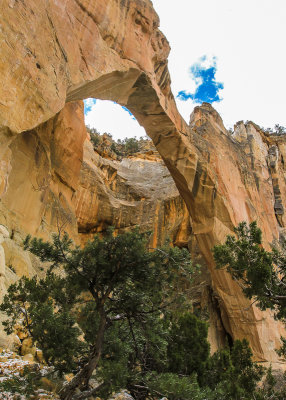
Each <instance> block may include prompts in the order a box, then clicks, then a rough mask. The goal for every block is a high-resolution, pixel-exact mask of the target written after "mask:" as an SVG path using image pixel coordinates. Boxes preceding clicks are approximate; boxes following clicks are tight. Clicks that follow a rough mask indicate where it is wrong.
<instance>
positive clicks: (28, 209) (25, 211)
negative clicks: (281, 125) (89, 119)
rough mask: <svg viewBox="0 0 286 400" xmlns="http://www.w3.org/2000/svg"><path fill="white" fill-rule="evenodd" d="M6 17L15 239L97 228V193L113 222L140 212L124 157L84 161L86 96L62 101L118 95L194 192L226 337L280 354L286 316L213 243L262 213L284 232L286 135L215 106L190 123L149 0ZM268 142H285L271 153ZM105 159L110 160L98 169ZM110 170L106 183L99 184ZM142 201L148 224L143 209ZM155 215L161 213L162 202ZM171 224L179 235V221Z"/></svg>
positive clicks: (47, 6) (64, 5)
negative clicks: (235, 121)
mask: <svg viewBox="0 0 286 400" xmlns="http://www.w3.org/2000/svg"><path fill="white" fill-rule="evenodd" d="M0 15H1V26H0V42H1V47H0V48H1V59H0V74H1V78H2V85H1V87H0V133H1V135H0V144H1V146H0V150H1V151H0V156H1V165H0V174H1V182H0V190H1V211H2V212H1V220H0V222H1V223H2V224H3V225H5V226H6V227H7V228H8V230H9V233H10V238H9V239H6V240H7V241H9V240H10V241H11V240H14V241H15V240H20V239H17V237H18V236H17V235H18V232H20V231H21V232H25V233H28V232H29V233H31V234H37V235H41V236H47V235H49V233H50V232H51V230H53V229H55V228H56V227H58V226H59V225H61V224H65V227H66V229H67V230H68V231H69V232H70V233H71V234H72V235H74V237H75V239H76V236H77V221H78V222H79V227H80V229H82V231H83V232H89V231H90V230H91V231H92V229H94V230H95V231H96V230H97V229H98V228H97V227H98V226H99V225H100V222H98V221H100V218H99V217H100V214H99V212H101V209H98V211H96V209H94V208H93V205H94V206H95V207H96V201H95V200H94V197H93V195H92V193H91V192H92V190H94V196H98V197H100V196H101V195H103V194H104V195H105V193H103V192H106V193H107V192H108V193H109V194H110V195H111V197H109V199H110V204H107V205H106V212H107V213H109V214H110V218H109V219H108V221H112V222H113V221H115V222H116V223H118V224H119V225H120V222H121V223H122V221H123V220H124V218H125V217H124V218H122V212H123V214H124V213H125V211H122V212H121V211H118V209H119V206H120V207H121V205H123V208H122V210H128V209H129V210H130V209H135V206H130V204H128V203H130V202H131V203H132V202H134V204H135V203H136V202H138V201H139V200H138V198H137V199H136V195H135V199H134V198H132V195H130V194H128V196H127V199H125V198H124V199H123V200H122V199H120V194H121V193H122V190H123V192H124V191H125V189H122V188H121V185H120V179H123V180H124V179H125V180H126V181H128V179H129V178H126V175H125V173H126V165H125V166H124V165H122V166H120V167H118V168H117V167H114V166H110V165H108V162H107V161H104V162H102V161H101V160H96V156H94V155H92V156H90V157H94V158H95V159H94V161H93V162H92V163H91V162H90V157H89V159H88V161H85V160H84V162H82V160H83V159H84V158H83V149H82V144H83V141H84V139H85V130H84V125H83V120H82V118H81V117H80V114H81V115H82V105H81V104H80V103H71V104H68V105H67V106H66V107H65V108H64V105H65V103H66V102H70V101H75V100H81V99H84V98H87V97H95V98H100V99H109V100H113V101H116V102H118V103H119V104H122V105H124V106H126V107H128V108H129V109H130V111H131V112H132V113H133V114H134V115H135V117H136V118H137V120H138V121H139V123H140V124H141V125H143V126H144V128H145V130H146V132H147V133H148V135H149V136H150V137H151V138H152V140H153V142H154V144H155V146H156V148H157V150H158V152H159V153H160V155H161V156H162V159H163V160H164V163H165V165H166V166H167V168H168V170H169V171H170V173H171V175H172V177H173V179H174V181H175V184H176V186H177V188H178V190H179V192H180V195H181V196H182V198H183V199H184V201H185V204H186V206H187V209H188V212H189V214H190V217H191V226H192V234H193V237H194V238H195V240H196V242H197V245H198V248H199V251H200V253H201V254H202V255H203V257H204V259H205V261H206V263H207V264H208V267H209V271H210V273H211V280H212V288H213V291H214V292H215V296H216V297H217V299H218V303H219V308H220V311H221V319H222V321H223V325H224V327H225V329H226V330H227V332H228V334H229V335H230V336H231V337H232V338H233V339H236V338H242V337H246V338H247V339H248V340H249V341H250V344H251V346H252V348H253V350H254V354H255V357H256V359H258V360H261V361H273V362H278V358H277V354H276V353H275V351H274V349H275V348H277V347H279V337H280V325H279V324H278V323H276V322H274V321H273V319H272V318H271V316H270V314H269V313H262V312H260V311H259V310H257V309H256V308H255V306H252V305H250V303H249V302H248V301H247V300H246V299H245V298H244V297H243V296H242V294H241V291H240V289H239V287H238V286H237V285H236V284H235V283H234V282H233V281H232V280H231V278H230V277H229V276H228V275H227V274H226V273H224V272H222V271H216V270H215V269H214V264H213V260H212V255H211V248H212V247H213V245H214V244H216V243H219V242H221V241H222V240H223V239H224V238H225V235H226V234H227V233H229V232H231V231H232V230H233V227H234V226H235V225H237V223H238V222H240V221H241V220H246V221H251V220H254V219H256V220H257V221H258V223H259V225H260V226H261V228H262V230H263V233H264V238H265V243H266V244H268V243H270V242H272V240H273V239H277V237H278V235H279V229H283V227H284V214H283V213H284V211H283V209H284V208H283V207H282V206H283V195H284V192H285V185H284V158H283V161H282V157H281V156H280V155H282V154H283V155H284V154H285V145H284V143H283V142H280V141H279V140H278V139H277V142H273V143H272V144H271V143H270V142H269V141H267V140H264V138H263V137H262V136H261V135H260V133H259V131H258V130H257V129H256V128H255V126H254V125H253V124H247V125H246V126H244V127H243V126H241V124H240V125H239V126H238V127H237V129H236V133H235V135H234V137H230V136H229V135H228V133H227V131H226V130H225V128H224V127H223V124H222V121H221V119H220V117H219V115H218V114H217V113H216V112H215V111H214V110H213V109H212V107H210V106H209V105H203V106H202V107H201V108H196V109H195V110H194V112H193V114H192V116H191V123H190V127H189V126H188V125H187V124H186V123H185V121H184V120H183V119H182V117H181V116H180V115H179V113H178V111H177V108H176V105H175V102H174V98H173V95H172V93H171V90H170V77H169V72H168V67H167V56H168V53H169V46H168V42H167V41H166V39H165V37H164V36H163V35H162V33H161V32H160V31H159V29H158V25H159V20H158V16H157V15H156V13H155V12H154V10H153V7H152V3H151V1H149V0H121V1H117V0H108V1H106V0H98V1H89V0H61V1H58V0H50V1H48V2H41V1H36V0H25V1H16V0H3V1H2V2H1V4H0ZM61 110H63V111H62V112H61V113H60V114H57V113H58V112H60V111H61ZM74 119H75V120H74ZM69 121H71V122H69ZM74 124H75V125H74ZM269 143H270V144H269ZM270 145H271V146H272V147H273V146H276V147H275V149H274V148H273V150H271V151H270V153H269V154H268V152H269V146H270ZM277 152H278V153H277ZM275 157H276V161H275ZM283 157H284V156H283ZM269 159H271V160H272V161H271V160H270V163H272V164H271V165H273V166H271V165H270V168H269V169H268V164H267V162H268V160H269ZM97 163H99V165H100V164H101V163H103V164H104V166H103V167H102V168H101V167H99V169H97V168H95V167H94V165H96V164H97ZM275 163H276V164H275ZM103 164H102V165H103ZM135 164H136V163H135ZM135 164H134V165H135ZM159 164H160V162H159ZM160 165H161V164H160ZM140 168H141V169H142V168H143V169H144V168H145V169H146V171H147V170H148V164H146V166H144V167H142V166H140V162H139V164H138V165H137V166H136V168H135V169H137V172H138V169H140ZM160 168H161V167H160ZM95 169H96V171H95ZM114 169H115V170H116V171H113V172H116V175H117V176H119V180H118V182H115V184H113V182H112V170H114ZM127 169H128V168H127ZM100 170H101V171H100ZM269 171H270V172H269ZM137 172H136V173H137ZM102 175H103V176H104V175H105V178H104V177H103V176H102ZM137 175H138V174H137ZM102 179H103V181H104V179H105V183H106V189H103V188H102V189H98V187H97V183H96V182H98V181H100V180H102ZM136 179H137V178H136ZM91 181H92V182H93V183H91ZM274 181H275V182H276V183H275V184H274V188H273V186H272V182H274ZM162 184H163V182H162ZM94 185H95V186H96V188H93V186H94ZM113 185H114V186H113ZM142 185H143V183H142ZM136 190H139V192H140V184H139V185H138V186H137V187H136ZM112 191H113V192H115V193H117V194H119V198H118V197H117V196H113V193H112ZM124 193H125V194H124V196H125V195H126V192H124ZM124 196H123V197H124ZM114 197H115V200H113V198H114ZM139 197H140V196H139ZM151 198H152V196H151V197H150V201H151ZM111 199H112V200H111ZM153 200H155V202H157V203H158V202H160V201H162V199H161V198H160V197H156V196H155V197H153ZM153 200H152V201H153ZM144 201H145V200H144ZM147 201H148V200H147ZM124 202H126V203H124ZM123 203H124V204H123ZM86 205H89V208H88V210H89V211H90V210H91V208H90V207H91V206H90V205H92V211H91V214H92V215H91V217H90V220H89V215H87V213H88V212H89V211H86V209H85V207H86ZM124 207H125V208H124ZM132 207H133V208H132ZM136 207H137V212H138V214H136V215H137V217H136V218H134V220H136V223H137V222H139V223H140V222H141V221H142V218H143V216H144V206H143V207H142V209H140V205H139V204H136ZM170 207H173V208H175V210H177V207H178V209H180V207H181V212H183V211H182V210H183V208H184V207H183V206H181V205H179V206H178V205H177V204H176V203H173V204H172V206H170ZM74 210H76V212H75V211H74ZM111 210H112V211H111ZM115 210H116V211H115ZM151 212H152V213H154V214H155V215H156V212H158V221H159V220H160V217H159V211H157V208H156V205H154V206H153V208H152V211H151ZM173 212H174V211H173ZM176 212H177V211H175V213H176ZM126 213H127V211H126ZM124 215H126V214H124ZM276 217H277V218H276ZM131 219H132V218H131V217H130V225H131V224H132V223H133V222H132V220H131ZM155 219H156V218H155ZM170 224H171V225H170V226H171V228H170V231H171V232H172V229H173V228H172V226H173V225H177V222H175V223H173V225H172V223H170ZM150 226H153V228H154V222H152V223H151V222H150ZM155 227H156V225H155ZM157 227H159V224H158V225H157ZM186 227H187V224H185V227H184V228H183V229H184V230H186V229H187V228H186ZM154 229H156V228H154ZM175 230H176V229H173V232H175ZM13 232H14V233H13ZM20 236H21V235H20V234H19V237H20ZM183 236H184V235H183ZM180 240H181V239H180ZM182 240H183V241H184V240H185V239H182ZM23 257H24V256H23ZM19 258H20V257H19ZM34 262H35V261H34ZM31 268H35V267H33V263H32V261H31Z"/></svg>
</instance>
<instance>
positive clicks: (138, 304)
mask: <svg viewBox="0 0 286 400" xmlns="http://www.w3.org/2000/svg"><path fill="white" fill-rule="evenodd" d="M25 248H26V249H28V250H30V251H31V252H32V253H33V254H36V255H37V256H38V257H39V258H40V260H41V261H45V262H47V261H48V262H49V263H50V267H49V269H48V271H47V274H46V276H45V278H43V279H39V278H37V277H35V278H32V279H28V278H25V277H24V278H22V279H20V280H19V281H18V282H17V283H15V284H14V285H12V286H11V287H10V288H9V290H8V295H6V296H5V299H4V302H3V304H2V305H1V310H2V311H5V312H6V313H7V315H8V316H9V317H10V318H9V319H8V320H7V321H6V322H5V329H6V331H7V333H11V332H12V331H13V327H14V325H15V323H16V321H18V320H19V319H20V318H21V319H23V323H24V326H25V327H26V329H27V331H28V332H29V333H30V335H31V336H32V337H33V339H34V340H35V341H36V342H37V343H38V345H39V347H40V348H41V349H42V350H43V355H44V357H45V359H46V361H47V362H48V363H49V364H52V365H54V366H55V368H56V369H57V370H58V371H59V373H61V374H63V373H65V372H70V371H73V372H74V373H75V377H74V379H73V380H72V381H71V382H70V383H68V384H67V385H65V386H64V387H63V389H62V392H61V398H63V399H69V398H72V396H73V393H74V392H75V390H76V388H78V387H80V388H82V389H86V388H87V387H88V382H89V380H90V377H91V375H92V373H93V371H94V369H95V368H96V367H97V366H98V365H99V363H101V364H102V367H101V368H99V370H100V371H101V376H102V377H103V378H104V376H105V375H106V373H107V371H108V370H110V371H111V373H113V378H112V379H111V378H110V381H111V383H112V384H111V385H109V387H110V388H112V387H114V388H116V387H117V386H119V383H120V385H121V384H122V383H123V381H124V379H125V382H127V378H128V377H130V375H132V373H133V371H136V369H138V367H139V366H140V371H142V373H143V372H145V371H148V370H150V369H152V368H155V366H157V365H158V366H159V365H160V364H161V363H162V360H164V359H166V347H167V341H166V338H165V330H164V329H163V328H162V325H163V324H164V318H162V315H164V313H165V314H166V316H167V314H168V307H170V305H171V304H172V307H173V308H174V307H180V308H181V307H183V304H184V293H183V292H182V291H181V293H180V292H178V291H176V293H174V288H177V284H176V281H177V280H181V279H186V280H188V281H189V280H190V277H191V272H192V267H191V263H190V259H189V253H188V252H187V250H185V249H182V250H180V249H178V248H171V247H169V246H165V247H163V248H161V249H155V250H154V251H152V252H149V251H148V250H147V249H146V235H145V236H144V235H143V234H140V233H139V231H138V229H137V230H135V231H134V232H132V233H124V234H122V235H118V236H114V235H113V231H112V229H109V230H108V232H107V234H106V236H105V237H103V238H102V239H101V238H100V237H99V236H95V237H94V239H93V240H92V241H91V242H88V243H87V244H86V245H85V247H84V248H83V249H81V248H79V247H74V246H73V244H72V241H71V240H70V239H69V238H68V236H67V235H66V234H64V235H63V236H62V237H61V236H60V235H54V237H53V242H52V243H48V242H44V241H42V240H41V239H35V238H34V239H31V238H29V237H28V238H27V239H26V241H25ZM177 289H178V290H179V288H177ZM162 313H163V314H162ZM111 328H112V329H111ZM116 331H117V332H118V333H120V335H118V336H117V344H116V340H115V341H114V335H115V332H116ZM104 339H106V346H105V347H104V344H103V343H104ZM116 346H117V348H116ZM120 355H121V356H120ZM119 356H120V357H119ZM112 357H113V358H114V363H112V365H111V364H110V360H111V359H112ZM124 360H125V368H123V369H122V373H121V375H122V376H123V378H124V379H123V381H122V379H119V376H120V374H119V375H117V374H115V373H114V371H115V365H116V363H117V364H118V371H119V370H121V367H122V365H123V364H124ZM126 364H128V366H126ZM108 365H110V367H108ZM156 368H159V367H156ZM124 371H125V372H124ZM142 373H141V374H142ZM134 375H136V374H134ZM119 381H120V382H119ZM113 382H114V384H113Z"/></svg>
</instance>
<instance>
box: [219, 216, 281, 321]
mask: <svg viewBox="0 0 286 400" xmlns="http://www.w3.org/2000/svg"><path fill="white" fill-rule="evenodd" d="M235 233H236V235H237V236H236V237H234V236H230V235H229V236H227V239H226V242H225V243H224V244H222V245H218V246H215V247H214V251H213V253H214V259H215V262H216V265H217V268H226V269H227V271H228V272H230V273H231V275H232V277H233V278H234V279H235V280H237V281H238V283H240V285H241V287H242V290H243V292H244V293H245V295H246V296H247V297H248V298H249V299H251V298H254V299H255V300H256V302H257V305H258V306H259V307H260V308H261V309H262V310H265V309H266V308H270V309H272V310H275V312H276V316H277V318H278V319H281V320H285V317H286V283H285V279H286V275H285V273H286V254H285V251H284V250H283V249H282V250H278V249H276V248H273V249H272V250H271V251H266V250H265V249H264V248H263V247H262V233H261V230H260V229H259V228H258V227H257V224H256V222H252V223H251V224H250V225H249V226H247V224H246V222H242V223H240V224H239V225H238V227H237V228H235Z"/></svg>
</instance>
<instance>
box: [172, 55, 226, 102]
mask: <svg viewBox="0 0 286 400" xmlns="http://www.w3.org/2000/svg"><path fill="white" fill-rule="evenodd" d="M207 61H209V60H208V59H207V56H202V57H201V58H200V59H199V60H198V62H196V63H195V64H193V65H192V66H191V67H190V68H189V74H190V77H191V79H192V80H194V82H195V84H196V89H195V91H194V92H193V93H190V92H188V91H187V90H180V91H179V93H178V94H177V98H178V99H179V100H182V101H187V100H189V99H191V100H193V101H194V102H195V103H199V104H201V103H203V102H207V103H211V104H212V103H214V102H220V101H221V100H222V98H221V96H220V91H221V90H222V89H223V88H224V84H223V83H222V82H217V81H216V71H217V63H216V58H215V57H212V59H211V60H210V65H205V63H206V62H207Z"/></svg>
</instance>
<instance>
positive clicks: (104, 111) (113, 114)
mask: <svg viewBox="0 0 286 400" xmlns="http://www.w3.org/2000/svg"><path fill="white" fill-rule="evenodd" d="M85 102H87V104H88V107H89V109H90V111H89V112H87V113H86V115H85V123H86V125H89V126H90V127H93V128H96V129H97V130H98V131H99V132H100V133H105V132H108V133H111V134H112V136H113V138H114V139H115V140H118V139H124V138H125V137H135V136H136V137H138V138H139V137H140V136H145V135H146V132H145V129H144V128H143V127H142V126H140V125H139V123H138V122H137V120H136V119H134V117H132V116H131V115H130V114H129V113H128V111H126V110H124V109H123V108H122V107H121V106H120V105H118V104H116V103H114V102H112V101H107V100H96V104H93V103H92V101H90V100H89V99H87V100H85Z"/></svg>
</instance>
